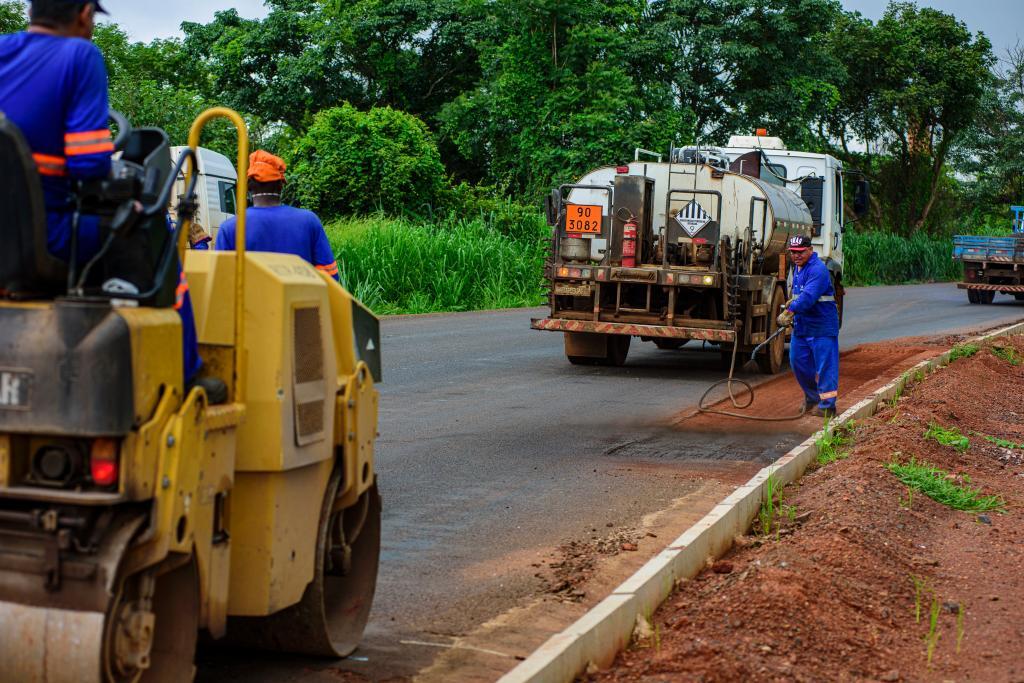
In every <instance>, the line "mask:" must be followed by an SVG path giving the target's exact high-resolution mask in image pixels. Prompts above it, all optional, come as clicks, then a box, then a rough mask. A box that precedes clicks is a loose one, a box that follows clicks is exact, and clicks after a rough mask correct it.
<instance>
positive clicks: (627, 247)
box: [622, 218, 640, 268]
mask: <svg viewBox="0 0 1024 683" xmlns="http://www.w3.org/2000/svg"><path fill="white" fill-rule="evenodd" d="M639 227H640V226H639V224H638V223H637V221H636V218H630V219H629V220H627V221H626V222H625V224H623V226H622V266H623V267H624V268H633V267H635V266H636V233H637V230H638V229H639Z"/></svg>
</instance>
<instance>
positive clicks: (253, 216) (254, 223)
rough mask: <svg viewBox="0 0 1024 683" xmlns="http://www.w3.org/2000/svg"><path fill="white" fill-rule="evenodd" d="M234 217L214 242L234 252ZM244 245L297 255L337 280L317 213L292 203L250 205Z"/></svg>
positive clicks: (327, 243) (256, 249)
mask: <svg viewBox="0 0 1024 683" xmlns="http://www.w3.org/2000/svg"><path fill="white" fill-rule="evenodd" d="M236 223H237V221H236V220H235V217H234V216H232V217H231V218H229V219H227V220H226V221H224V223H223V224H222V225H221V226H220V231H219V232H218V233H217V239H216V240H215V241H214V249H216V250H217V251H234V249H235V224H236ZM245 248H246V249H248V250H250V251H270V252H276V253H279V254H295V255H296V256H298V257H299V258H303V259H305V260H306V261H307V262H309V263H311V264H313V266H315V267H316V269H317V270H319V271H322V272H324V273H326V274H328V275H330V276H331V277H333V278H334V279H335V280H337V279H338V264H337V262H336V261H335V260H334V252H333V251H331V245H330V243H329V242H328V241H327V233H325V232H324V226H323V224H322V223H321V222H320V219H319V218H317V217H316V214H315V213H313V212H312V211H306V210H305V209H296V208H295V207H293V206H283V205H282V206H264V207H256V206H251V207H249V208H248V209H246V211H245Z"/></svg>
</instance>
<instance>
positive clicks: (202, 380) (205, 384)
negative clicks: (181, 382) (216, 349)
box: [185, 375, 228, 406]
mask: <svg viewBox="0 0 1024 683" xmlns="http://www.w3.org/2000/svg"><path fill="white" fill-rule="evenodd" d="M195 387H202V388H203V389H204V390H205V391H206V401H207V403H208V404H209V405H211V406H216V405H220V404H222V403H227V402H228V385H226V384H224V382H223V381H222V380H221V379H220V378H218V377H211V376H209V375H207V376H205V377H196V378H195V379H194V380H192V381H191V382H189V384H188V386H187V387H185V394H186V395H187V394H188V393H189V392H190V391H192V389H194V388H195Z"/></svg>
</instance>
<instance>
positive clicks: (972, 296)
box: [967, 289, 981, 304]
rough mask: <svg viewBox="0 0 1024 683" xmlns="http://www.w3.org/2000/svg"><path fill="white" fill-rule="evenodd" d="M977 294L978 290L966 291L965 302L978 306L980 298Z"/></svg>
mask: <svg viewBox="0 0 1024 683" xmlns="http://www.w3.org/2000/svg"><path fill="white" fill-rule="evenodd" d="M978 294H979V292H978V290H976V289H968V290H967V300H968V301H970V302H971V303H972V304H980V303H981V297H979V296H978Z"/></svg>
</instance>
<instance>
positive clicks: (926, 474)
mask: <svg viewBox="0 0 1024 683" xmlns="http://www.w3.org/2000/svg"><path fill="white" fill-rule="evenodd" d="M886 468H887V469H888V470H889V471H890V472H892V474H893V475H894V476H895V477H896V478H897V479H899V480H900V481H901V482H903V483H904V484H906V485H907V486H909V487H912V488H915V489H917V490H918V491H920V492H921V493H923V494H924V495H926V496H928V497H929V498H931V499H932V500H934V501H936V502H938V503H941V504H942V505H945V506H947V507H950V508H953V509H954V510H963V511H965V512H988V511H990V510H994V511H997V512H1005V510H1006V502H1005V501H1004V500H1003V499H1002V497H1000V496H983V495H982V494H981V490H980V489H977V488H971V487H969V486H960V485H958V484H956V483H955V482H954V481H953V480H951V479H950V478H949V473H948V472H944V471H943V470H941V469H939V468H938V467H935V466H934V465H930V464H928V463H925V462H920V463H919V462H916V461H915V460H914V458H911V459H910V461H909V462H906V463H900V462H897V461H895V460H894V461H893V462H890V463H889V464H888V465H886ZM963 479H964V483H965V484H969V483H970V479H968V478H967V477H966V475H965V476H964V477H963Z"/></svg>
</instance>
